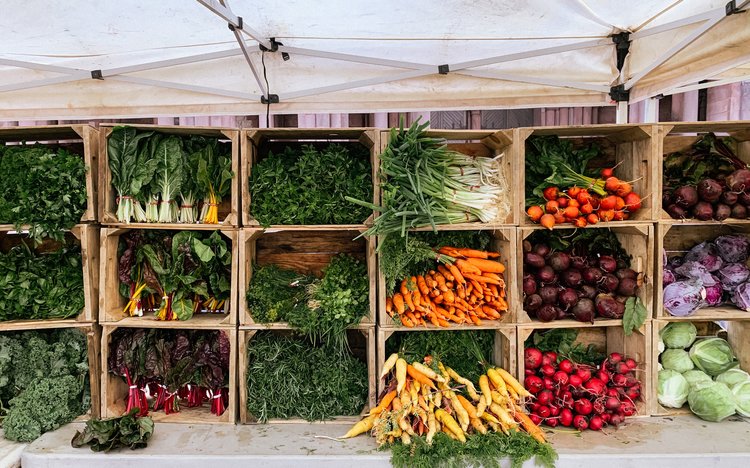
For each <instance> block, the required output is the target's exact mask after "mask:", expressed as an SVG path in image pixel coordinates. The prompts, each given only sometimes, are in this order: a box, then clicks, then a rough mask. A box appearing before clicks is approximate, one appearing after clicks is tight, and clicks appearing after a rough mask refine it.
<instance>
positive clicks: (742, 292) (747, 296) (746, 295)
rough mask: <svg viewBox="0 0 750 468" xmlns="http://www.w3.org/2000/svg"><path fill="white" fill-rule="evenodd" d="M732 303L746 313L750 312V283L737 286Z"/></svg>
mask: <svg viewBox="0 0 750 468" xmlns="http://www.w3.org/2000/svg"><path fill="white" fill-rule="evenodd" d="M732 302H734V305H736V306H737V307H739V308H740V309H742V310H744V311H745V312H750V283H742V284H741V285H739V286H737V289H735V290H734V294H732Z"/></svg>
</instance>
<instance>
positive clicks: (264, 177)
mask: <svg viewBox="0 0 750 468" xmlns="http://www.w3.org/2000/svg"><path fill="white" fill-rule="evenodd" d="M372 191H373V187H372V164H371V163H370V158H369V153H368V151H367V150H366V148H365V147H363V146H361V145H341V144H336V143H332V144H329V145H326V146H323V147H317V146H313V145H302V146H296V147H292V146H287V147H286V148H285V149H284V151H282V152H281V153H272V152H271V153H269V155H268V157H266V158H264V159H262V160H261V161H259V162H258V163H256V164H255V165H254V166H253V170H252V174H251V175H250V197H251V200H252V203H251V205H250V214H251V215H252V216H253V217H255V219H257V220H258V221H259V222H260V223H261V224H262V225H264V226H270V225H272V224H361V223H363V222H364V221H365V219H367V217H368V216H369V215H370V213H371V210H369V209H368V208H366V207H363V206H360V205H356V204H354V203H351V202H348V201H346V199H345V198H344V197H346V196H349V197H353V198H357V199H360V200H372Z"/></svg>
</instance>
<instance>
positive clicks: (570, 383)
mask: <svg viewBox="0 0 750 468" xmlns="http://www.w3.org/2000/svg"><path fill="white" fill-rule="evenodd" d="M558 361H559V362H558ZM524 365H525V368H526V371H525V374H526V375H525V379H524V387H526V389H527V390H528V391H529V392H530V393H532V394H533V395H534V398H533V399H532V400H530V401H529V402H527V407H528V409H529V411H530V414H529V417H530V418H531V420H532V421H534V423H535V424H546V425H547V426H549V427H556V426H558V425H560V426H565V427H573V428H576V429H578V430H585V429H591V430H593V431H598V430H601V429H602V428H604V427H606V426H614V427H617V426H618V425H619V424H621V423H622V422H623V421H624V420H625V418H626V417H628V416H632V415H634V414H635V412H636V408H635V402H636V401H638V400H639V399H640V396H641V382H640V381H639V380H638V379H637V378H636V377H635V370H636V366H637V364H636V362H635V361H634V360H633V359H630V358H627V357H625V356H623V355H622V354H620V353H612V354H610V355H609V356H608V357H607V358H606V359H605V360H604V361H603V362H602V363H601V364H600V365H599V366H598V367H596V368H594V367H592V366H588V365H584V364H576V363H574V362H571V361H570V360H568V359H561V360H560V359H559V358H558V356H557V354H556V353H554V352H551V351H547V352H544V353H542V352H541V351H540V350H539V349H537V348H526V350H525V351H524Z"/></svg>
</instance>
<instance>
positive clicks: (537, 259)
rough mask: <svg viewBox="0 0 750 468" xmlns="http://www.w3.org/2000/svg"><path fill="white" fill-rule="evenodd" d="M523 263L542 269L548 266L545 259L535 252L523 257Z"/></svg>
mask: <svg viewBox="0 0 750 468" xmlns="http://www.w3.org/2000/svg"><path fill="white" fill-rule="evenodd" d="M523 262H524V263H525V264H527V265H529V266H532V267H534V268H542V267H543V266H545V265H546V263H545V261H544V257H542V256H541V255H539V254H536V253H533V252H527V253H525V254H524V255H523Z"/></svg>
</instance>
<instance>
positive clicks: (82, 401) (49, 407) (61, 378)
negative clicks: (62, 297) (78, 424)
mask: <svg viewBox="0 0 750 468" xmlns="http://www.w3.org/2000/svg"><path fill="white" fill-rule="evenodd" d="M90 406H91V389H90V385H89V364H88V348H87V346H86V336H85V335H84V334H83V333H81V332H80V331H79V330H77V329H74V328H66V329H60V330H55V331H49V332H35V331H24V332H7V333H2V334H0V422H1V423H2V428H3V433H4V435H5V438H6V439H10V440H14V441H19V442H31V441H33V440H34V439H36V438H38V437H39V436H41V435H42V434H43V433H45V432H47V431H52V430H55V429H57V428H58V427H60V426H63V425H65V424H68V423H69V422H71V421H73V420H74V419H75V418H77V417H78V416H80V415H81V414H84V413H86V412H87V411H88V410H89V408H90Z"/></svg>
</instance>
